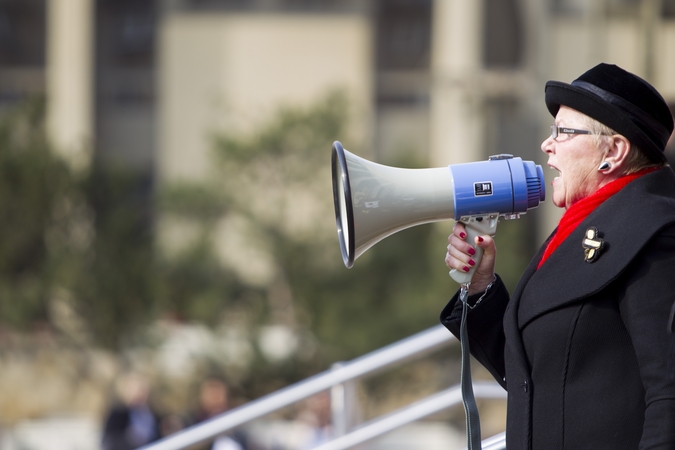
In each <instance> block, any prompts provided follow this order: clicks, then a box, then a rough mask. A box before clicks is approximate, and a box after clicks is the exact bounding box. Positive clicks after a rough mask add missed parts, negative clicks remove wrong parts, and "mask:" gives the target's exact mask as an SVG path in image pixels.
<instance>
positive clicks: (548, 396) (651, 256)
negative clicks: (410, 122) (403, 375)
mask: <svg viewBox="0 0 675 450" xmlns="http://www.w3.org/2000/svg"><path fill="white" fill-rule="evenodd" d="M545 92H546V94H545V95H546V105H547V107H548V109H549V111H550V112H551V114H552V115H553V116H554V117H555V124H554V125H553V126H552V127H551V136H550V137H549V138H547V139H546V140H545V141H544V142H543V143H542V145H541V149H542V151H543V152H544V153H546V154H547V155H548V165H549V166H550V167H551V168H553V169H555V170H557V171H558V172H559V173H560V174H559V176H558V177H556V178H555V179H554V180H553V182H552V186H553V203H554V204H555V205H556V206H558V207H560V208H565V210H566V211H565V213H564V215H563V217H562V219H561V221H560V223H559V225H558V227H557V228H556V230H555V231H554V232H553V234H552V235H551V237H549V239H548V240H547V241H546V242H545V243H544V245H543V246H542V248H541V249H540V250H539V252H538V254H537V255H536V256H535V257H534V259H533V260H532V262H531V263H530V265H529V266H528V268H527V269H526V270H525V273H524V274H523V276H522V278H521V280H520V282H519V284H518V286H517V287H516V289H515V291H514V293H513V295H512V296H510V297H509V293H508V292H507V290H506V288H505V286H504V284H503V283H502V281H501V280H500V279H499V277H498V276H497V275H495V273H494V264H495V256H496V250H495V244H494V241H493V240H492V238H491V237H490V236H481V237H478V238H476V240H475V242H466V241H465V238H466V233H465V230H464V228H463V226H462V225H461V224H459V223H457V224H456V225H455V227H454V229H453V233H452V234H451V235H450V237H449V238H448V241H449V245H448V252H447V254H446V259H445V262H446V265H447V266H448V267H449V268H451V269H457V270H464V271H468V270H469V268H470V267H471V266H473V265H475V262H474V261H473V260H472V259H471V256H472V255H473V254H474V253H475V250H474V249H475V247H476V246H480V247H482V248H483V249H484V255H483V258H482V260H481V261H480V263H479V265H478V267H477V269H476V272H475V274H474V276H473V278H472V282H471V285H470V289H469V298H468V304H469V305H471V306H473V309H471V310H470V311H469V313H468V318H467V327H468V330H469V335H470V337H469V343H470V348H471V351H472V354H473V355H474V356H475V357H476V358H477V359H478V360H479V361H480V362H481V363H482V364H483V365H484V366H485V367H486V368H487V369H488V370H489V371H490V372H491V373H492V375H493V376H494V377H495V378H496V379H497V381H498V382H499V383H500V384H501V385H502V386H503V387H504V388H505V389H507V391H508V406H507V425H506V442H507V448H508V449H512V450H520V449H533V450H551V449H572V450H580V449H607V450H609V449H611V450H617V449H641V450H644V449H664V450H665V449H670V450H672V449H675V337H674V335H673V334H671V332H670V331H669V330H670V329H672V328H673V324H672V323H669V321H672V320H673V319H672V317H671V318H669V315H670V310H671V307H673V302H674V301H675V175H673V172H672V170H671V169H670V168H669V167H668V166H667V164H666V163H665V161H666V159H665V157H664V154H663V150H664V148H665V145H666V143H667V141H668V138H669V136H670V134H671V133H672V131H673V118H672V116H671V114H670V112H669V110H668V107H667V105H666V103H665V101H664V100H663V98H662V97H661V96H660V95H659V93H658V92H657V91H656V90H655V89H654V88H653V87H652V86H651V85H649V84H648V83H647V82H645V81H644V80H642V79H640V78H638V77H637V76H635V75H633V74H631V73H629V72H626V71H625V70H623V69H621V68H619V67H617V66H614V65H608V64H600V65H598V66H596V67H594V68H592V69H590V70H589V71H587V72H586V73H584V74H583V75H581V76H580V77H579V78H578V79H577V80H575V81H574V82H572V83H571V84H566V83H561V82H556V81H549V82H548V83H547V84H546V91H545ZM461 309H462V304H461V301H458V295H455V297H454V298H453V299H452V300H451V301H450V302H449V304H448V305H447V306H446V307H445V309H444V310H443V312H442V313H441V322H442V323H443V324H444V325H445V326H446V327H447V328H448V329H449V330H450V331H452V332H453V334H455V335H459V326H460V318H461Z"/></svg>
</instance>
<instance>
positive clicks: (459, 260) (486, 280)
mask: <svg viewBox="0 0 675 450" xmlns="http://www.w3.org/2000/svg"><path fill="white" fill-rule="evenodd" d="M466 236H467V234H466V230H465V228H464V224H462V223H461V222H455V225H454V227H453V228H452V234H451V235H450V236H448V252H447V253H446V254H445V265H446V266H448V268H450V269H456V270H458V271H460V272H468V271H469V270H470V269H471V267H473V266H474V265H475V264H476V262H475V261H474V259H473V258H472V256H473V255H474V254H475V253H476V252H475V246H480V247H481V248H482V249H483V258H482V259H481V260H480V262H479V263H478V268H477V269H476V271H475V273H474V274H473V278H471V285H470V286H469V295H473V294H477V293H480V292H484V291H485V289H487V286H488V284H490V283H492V280H494V276H495V259H496V257H497V248H496V247H495V241H494V239H492V236H489V235H485V236H478V237H476V239H475V242H473V243H469V242H466ZM472 244H473V245H472Z"/></svg>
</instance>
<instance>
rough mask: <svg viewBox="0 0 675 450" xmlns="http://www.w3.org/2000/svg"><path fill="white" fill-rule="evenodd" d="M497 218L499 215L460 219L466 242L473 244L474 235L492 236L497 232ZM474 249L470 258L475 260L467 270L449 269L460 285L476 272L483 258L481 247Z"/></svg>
mask: <svg viewBox="0 0 675 450" xmlns="http://www.w3.org/2000/svg"><path fill="white" fill-rule="evenodd" d="M498 218H499V217H498V216H496V217H494V218H486V219H484V220H482V221H477V220H474V219H473V218H470V219H466V220H464V219H462V220H460V222H462V223H463V224H464V228H465V229H466V242H469V243H470V244H471V245H475V242H476V239H475V238H476V236H483V235H486V234H487V235H490V236H494V235H495V233H496V232H497V222H498ZM475 250H476V254H475V255H473V256H472V257H471V259H473V260H474V261H476V264H475V265H474V266H473V267H472V268H471V269H470V270H469V271H468V272H461V271H459V270H457V269H452V270H451V271H450V276H451V277H452V279H453V280H455V281H456V282H458V283H459V284H460V285H464V284H467V283H470V282H471V278H473V274H474V272H476V269H477V268H478V265H479V264H480V260H481V259H482V258H483V249H482V248H481V247H478V246H476V247H475Z"/></svg>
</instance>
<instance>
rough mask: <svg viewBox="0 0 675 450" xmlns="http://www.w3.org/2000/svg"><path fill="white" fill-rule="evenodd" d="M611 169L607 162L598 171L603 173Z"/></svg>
mask: <svg viewBox="0 0 675 450" xmlns="http://www.w3.org/2000/svg"><path fill="white" fill-rule="evenodd" d="M611 167H612V166H611V165H610V164H609V163H608V162H607V161H603V162H602V164H600V167H598V171H599V172H603V171H605V170H609V169H610V168H611Z"/></svg>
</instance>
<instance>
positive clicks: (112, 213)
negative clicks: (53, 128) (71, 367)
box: [0, 98, 157, 348]
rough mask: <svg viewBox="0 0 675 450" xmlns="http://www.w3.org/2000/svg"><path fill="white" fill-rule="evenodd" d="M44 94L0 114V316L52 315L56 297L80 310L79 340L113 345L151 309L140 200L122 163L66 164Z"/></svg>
mask: <svg viewBox="0 0 675 450" xmlns="http://www.w3.org/2000/svg"><path fill="white" fill-rule="evenodd" d="M44 105H45V101H44V99H43V98H34V99H31V100H30V101H28V102H26V103H22V104H20V105H19V106H17V107H16V108H15V109H14V110H12V111H9V112H7V113H5V114H3V116H2V118H1V119H0V205H1V208H2V214H1V215H0V233H1V235H2V239H0V323H1V324H3V325H5V326H11V327H14V328H19V329H22V328H23V329H25V328H27V327H31V326H33V325H35V324H36V323H40V322H42V323H51V324H52V325H54V326H55V327H56V328H65V329H63V330H62V331H67V332H71V331H74V329H73V327H71V325H72V324H67V323H62V322H59V317H54V311H53V309H54V307H55V304H60V305H61V306H64V305H65V307H66V308H67V309H68V310H71V311H75V312H77V313H79V314H77V316H79V318H80V319H82V320H81V321H80V325H82V324H83V325H84V326H83V327H79V328H78V329H77V332H78V333H80V334H81V335H80V336H72V337H77V338H78V339H86V343H93V344H96V345H102V346H104V347H108V348H119V346H120V345H122V344H123V338H124V336H126V335H127V334H129V333H130V332H132V331H133V330H135V329H136V328H137V326H138V325H139V324H142V323H147V321H148V320H149V319H150V318H151V317H152V315H153V313H156V312H157V311H156V308H154V305H155V299H156V283H157V277H156V264H154V258H153V253H152V246H151V243H152V234H151V232H152V227H151V224H150V223H149V216H150V213H149V211H148V205H144V204H142V202H141V201H139V198H141V197H140V196H139V180H141V181H142V177H140V176H139V174H136V173H134V172H132V171H129V170H122V169H119V168H115V167H109V166H108V167H105V168H103V167H101V166H100V165H96V164H95V165H94V166H93V167H94V168H93V169H91V170H83V171H81V172H77V173H76V172H74V171H73V170H71V169H70V167H69V166H68V165H67V164H66V163H65V162H64V161H63V160H62V159H61V158H60V157H59V156H58V155H57V154H55V153H54V152H53V151H52V149H51V148H50V145H49V143H48V141H47V138H46V134H45V129H44V117H45V115H44Z"/></svg>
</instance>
